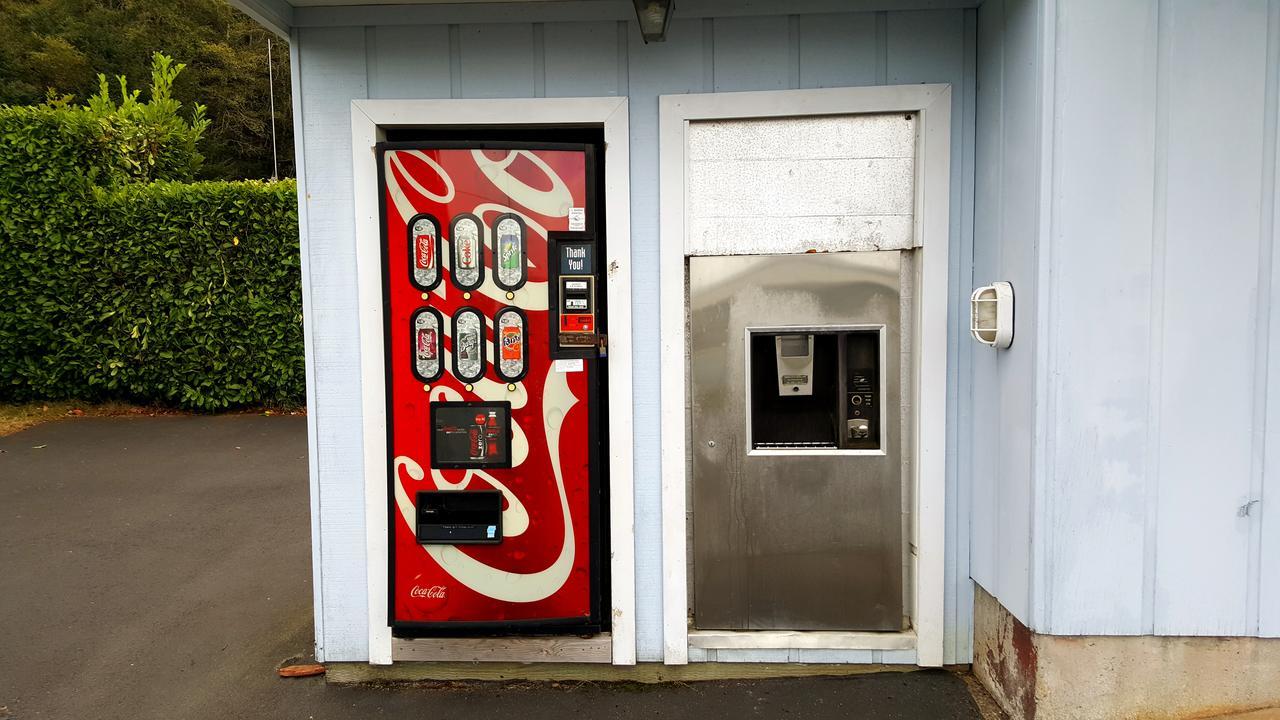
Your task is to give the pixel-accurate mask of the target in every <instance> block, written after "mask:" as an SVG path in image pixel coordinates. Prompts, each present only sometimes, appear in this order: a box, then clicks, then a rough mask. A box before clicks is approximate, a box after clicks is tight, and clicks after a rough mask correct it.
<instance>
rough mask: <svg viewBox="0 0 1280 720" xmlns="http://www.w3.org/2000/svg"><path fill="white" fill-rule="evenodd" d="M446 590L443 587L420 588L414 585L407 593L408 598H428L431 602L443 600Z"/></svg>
mask: <svg viewBox="0 0 1280 720" xmlns="http://www.w3.org/2000/svg"><path fill="white" fill-rule="evenodd" d="M447 590H448V588H446V587H445V586H444V585H432V586H430V587H422V586H421V585H414V586H413V589H412V590H410V591H409V597H412V598H429V599H432V600H443V599H444V596H445V592H446V591H447Z"/></svg>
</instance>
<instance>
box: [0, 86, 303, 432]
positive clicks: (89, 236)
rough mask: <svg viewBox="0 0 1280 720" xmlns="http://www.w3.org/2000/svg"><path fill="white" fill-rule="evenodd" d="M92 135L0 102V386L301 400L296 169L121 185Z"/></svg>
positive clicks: (108, 395) (49, 394)
mask: <svg viewBox="0 0 1280 720" xmlns="http://www.w3.org/2000/svg"><path fill="white" fill-rule="evenodd" d="M102 136H103V133H102V126H101V123H100V120H99V119H96V118H94V117H92V116H91V115H90V114H89V113H86V112H83V111H80V110H77V109H74V108H71V109H68V108H55V107H0V399H8V400H32V399H68V398H78V399H86V400H98V399H121V400H127V401H132V402H142V403H160V404H166V405H172V406H177V407H182V408H188V409H196V410H217V409H222V408H228V407H235V406H244V405H256V404H284V405H295V404H301V403H302V401H303V397H304V394H305V380H304V373H303V359H302V357H303V354H302V315H301V308H302V300H301V291H300V284H299V278H300V273H299V261H298V245H297V238H298V221H297V206H296V202H297V196H296V189H295V185H294V183H293V181H280V182H256V181H252V182H206V183H177V182H156V183H145V184H143V183H136V182H129V181H128V178H126V177H123V176H122V175H123V173H122V171H121V170H120V168H119V166H118V162H117V159H116V158H113V157H112V154H111V151H110V149H109V148H108V147H106V146H105V145H104V142H103V140H102Z"/></svg>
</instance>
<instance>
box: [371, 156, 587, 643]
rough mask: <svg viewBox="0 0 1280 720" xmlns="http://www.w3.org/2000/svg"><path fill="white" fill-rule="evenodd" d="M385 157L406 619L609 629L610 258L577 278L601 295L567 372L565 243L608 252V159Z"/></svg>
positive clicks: (394, 533) (393, 599)
mask: <svg viewBox="0 0 1280 720" xmlns="http://www.w3.org/2000/svg"><path fill="white" fill-rule="evenodd" d="M378 156H379V157H378V159H379V187H380V191H381V198H380V202H381V206H380V210H381V215H382V241H383V248H384V252H383V273H384V274H383V292H384V318H385V342H386V397H387V469H388V483H389V487H388V495H387V496H388V499H389V506H388V509H387V510H388V526H389V533H390V537H389V556H390V557H389V573H390V577H389V582H388V587H389V597H388V607H389V619H390V625H391V626H392V628H393V631H394V632H395V633H396V634H397V635H399V636H421V635H466V634H513V633H574V634H582V633H591V632H596V631H600V630H602V629H603V628H604V627H605V623H606V621H605V620H604V619H603V618H602V617H601V612H600V608H601V604H602V588H603V585H604V583H602V581H601V580H602V579H601V556H602V552H603V550H602V548H601V539H602V537H603V536H604V535H605V534H604V533H603V532H602V529H601V527H600V525H601V518H602V514H601V513H600V508H601V503H602V492H603V488H604V485H605V483H604V475H605V473H604V468H603V467H602V463H603V460H602V452H601V443H602V441H603V439H604V438H605V437H607V433H606V432H605V431H604V428H603V422H604V417H605V416H606V413H605V412H604V411H603V408H602V402H603V400H602V398H603V393H602V387H601V386H602V382H603V379H604V372H605V362H606V361H605V360H604V359H603V358H602V357H600V353H599V352H598V351H597V348H598V347H599V343H598V342H597V340H596V338H598V337H603V333H604V332H605V327H604V326H605V313H604V308H603V307H602V300H603V297H604V294H603V284H604V278H603V277H602V276H601V275H600V274H599V265H600V264H601V263H598V262H594V263H592V265H591V267H590V268H588V269H585V270H581V272H580V273H579V274H578V275H575V276H574V282H575V283H585V284H587V285H589V286H590V287H591V289H592V290H593V291H594V293H593V294H592V296H591V300H592V304H591V307H589V308H587V310H584V311H583V312H588V311H589V312H590V313H591V315H592V317H591V319H590V324H591V326H592V331H591V333H589V335H590V337H586V334H582V333H579V334H578V335H574V336H573V337H572V338H570V339H572V340H574V341H578V342H579V344H578V345H576V346H574V348H573V350H574V351H575V353H576V354H574V355H573V357H574V358H576V359H575V360H574V361H573V362H570V363H566V362H565V361H563V360H561V361H559V362H557V358H563V357H565V354H564V351H563V350H562V349H561V348H560V345H559V340H560V339H561V337H562V336H561V334H560V333H559V332H558V329H557V328H556V327H555V323H558V322H559V316H560V315H561V314H562V313H561V311H562V310H563V308H564V307H565V306H564V305H563V304H562V302H563V301H562V298H561V295H562V294H563V293H562V291H563V288H562V287H561V284H562V283H560V282H558V281H557V280H556V278H557V277H558V276H559V275H560V274H561V273H560V272H559V271H560V267H559V265H557V264H556V263H557V262H558V261H559V257H558V256H557V255H556V253H557V252H562V251H559V250H557V249H556V248H557V243H558V242H559V241H558V240H557V238H561V237H562V238H565V239H572V241H573V242H574V243H575V245H574V248H575V252H585V253H587V254H589V255H591V256H592V257H593V258H595V257H603V256H604V255H603V249H604V237H603V236H602V235H601V234H600V232H601V230H602V228H603V222H602V221H601V219H600V218H599V217H598V212H597V204H596V192H597V188H596V185H595V183H596V179H597V177H598V173H597V167H596V162H597V159H598V153H597V149H596V147H595V146H594V145H591V144H539V145H532V144H527V143H526V144H519V143H495V142H475V143H457V142H447V143H446V142H436V143H431V142H389V143H383V144H381V145H379V146H378ZM584 248H585V249H584ZM584 267H585V266H584ZM578 286H579V285H577V284H575V285H572V286H571V287H574V288H576V287H578ZM577 297H578V296H577V295H574V298H573V305H572V307H574V308H575V311H576V309H577V308H578V307H579V306H580V305H581V303H579V302H578V301H577V299H576V298H577Z"/></svg>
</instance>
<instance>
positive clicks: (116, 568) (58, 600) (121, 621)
mask: <svg viewBox="0 0 1280 720" xmlns="http://www.w3.org/2000/svg"><path fill="white" fill-rule="evenodd" d="M306 454H307V447H306V423H305V419H304V418H301V417H263V416H253V415H228V416H215V417H207V416H206V417H189V416H175V417H156V418H75V419H67V420H60V421H57V422H52V423H47V424H44V425H40V426H37V427H34V428H31V429H29V430H26V431H23V432H20V433H17V434H14V435H10V436H7V437H0V719H3V720H29V719H31V718H75V719H81V718H83V719H86V720H90V719H94V718H122V719H124V718H127V719H128V720H144V719H150V718H165V719H166V720H169V719H190V720H203V719H205V718H208V719H210V720H212V719H214V718H217V719H218V720H225V719H231V718H306V719H311V718H316V719H321V718H323V719H329V718H333V719H339V718H370V717H387V718H419V717H431V718H433V720H448V719H450V718H520V719H521V720H543V719H546V720H552V719H554V720H564V719H565V718H569V717H582V718H630V717H664V718H697V719H698V720H717V719H719V718H725V719H730V718H734V719H736V718H742V717H760V718H783V717H794V718H811V719H813V720H825V719H827V718H874V719H880V718H883V719H886V720H888V719H899V718H901V719H904V720H905V719H914V718H921V719H926V718H927V719H928V720H950V719H952V718H954V719H956V720H961V719H964V720H969V719H972V718H977V717H979V715H978V711H977V708H976V707H975V705H974V703H973V700H972V699H971V698H970V696H969V694H968V691H967V690H966V688H965V685H964V683H963V682H962V681H961V679H960V678H958V677H956V676H955V675H953V674H950V673H946V672H927V673H925V672H920V673H888V674H876V675H862V676H856V677H846V678H793V679H779V680H760V681H715V682H697V683H682V684H668V685H638V684H618V683H566V682H562V683H555V684H550V683H508V684H498V683H449V684H426V685H361V686H339V685H333V684H327V683H325V682H324V680H323V679H321V678H305V679H290V680H286V679H281V678H278V677H277V676H276V674H275V670H276V668H277V667H278V666H279V665H280V664H281V663H282V662H285V661H288V660H291V659H306V658H309V657H310V656H311V653H312V642H313V632H312V615H311V600H312V595H311V590H312V589H311V527H310V501H309V499H308V490H307V459H306ZM356 481H357V479H355V478H352V482H356Z"/></svg>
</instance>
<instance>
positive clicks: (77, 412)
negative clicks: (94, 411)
mask: <svg viewBox="0 0 1280 720" xmlns="http://www.w3.org/2000/svg"><path fill="white" fill-rule="evenodd" d="M67 414H68V415H75V416H76V417H79V416H81V415H83V414H84V411H83V410H81V409H80V408H72V409H70V410H68V411H67Z"/></svg>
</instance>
